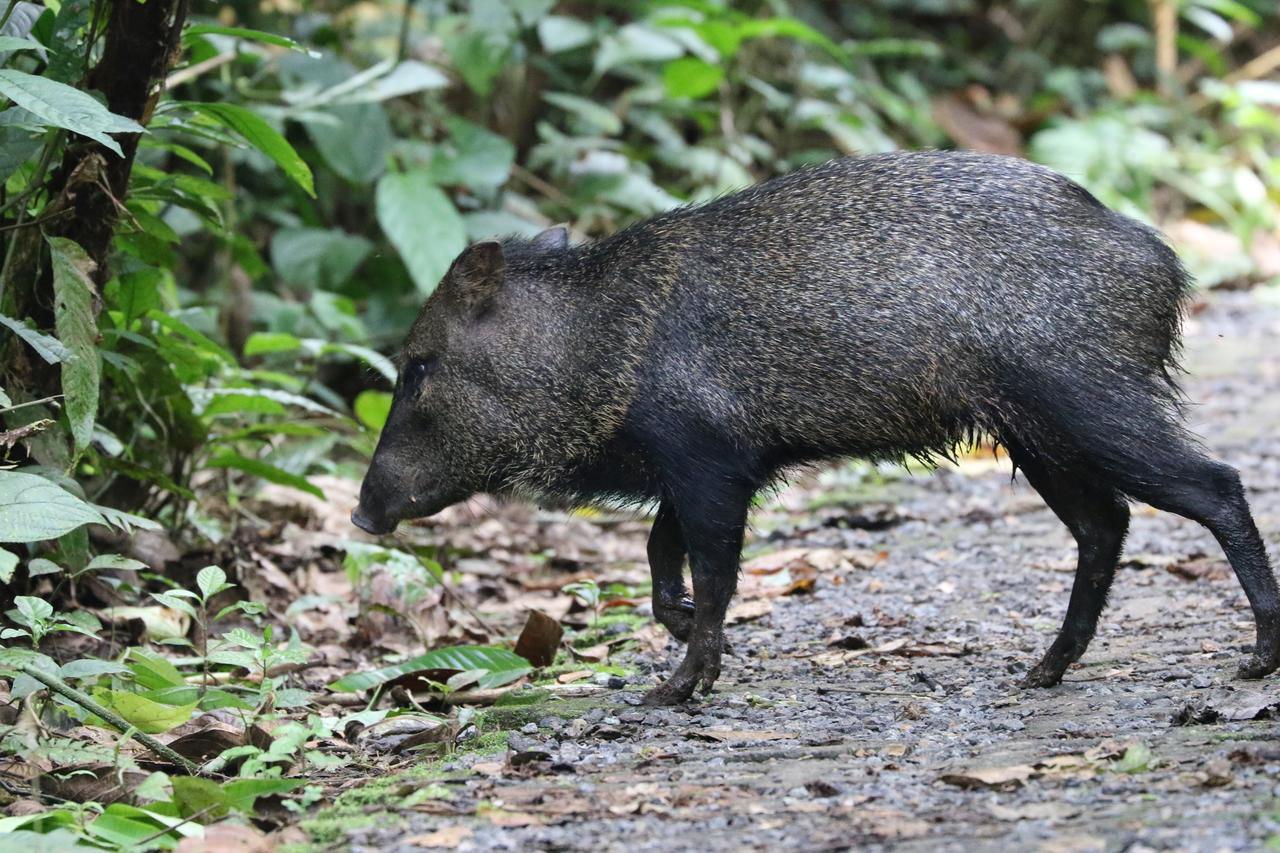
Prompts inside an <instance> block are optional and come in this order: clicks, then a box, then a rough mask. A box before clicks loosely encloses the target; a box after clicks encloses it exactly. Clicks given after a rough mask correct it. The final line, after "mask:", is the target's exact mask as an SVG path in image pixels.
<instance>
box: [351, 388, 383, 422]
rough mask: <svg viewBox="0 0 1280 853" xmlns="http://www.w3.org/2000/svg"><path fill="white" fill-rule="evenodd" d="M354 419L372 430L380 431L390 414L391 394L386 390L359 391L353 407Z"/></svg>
mask: <svg viewBox="0 0 1280 853" xmlns="http://www.w3.org/2000/svg"><path fill="white" fill-rule="evenodd" d="M352 408H354V409H355V413H356V419H357V420H359V421H360V423H362V424H364V425H365V426H367V427H368V428H369V429H371V430H373V431H374V432H380V431H381V430H382V427H383V426H385V425H386V423H387V415H389V414H391V395H390V394H388V393H387V392H386V391H361V392H360V394H359V395H358V396H357V397H356V401H355V404H354V405H353V407H352Z"/></svg>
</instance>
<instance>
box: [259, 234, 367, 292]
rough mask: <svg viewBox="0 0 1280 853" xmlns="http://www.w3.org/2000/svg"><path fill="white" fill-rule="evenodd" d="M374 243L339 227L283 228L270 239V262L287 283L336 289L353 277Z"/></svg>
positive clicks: (322, 288)
mask: <svg viewBox="0 0 1280 853" xmlns="http://www.w3.org/2000/svg"><path fill="white" fill-rule="evenodd" d="M372 251H373V244H372V243H370V242H369V241H368V240H366V239H365V238H364V237H361V236H359V235H356V234H348V233H347V232H345V231H341V230H338V229H323V228H282V229H280V230H279V231H277V232H276V233H275V235H274V236H273V237H272V238H271V264H272V266H274V267H275V270H276V272H277V273H278V274H279V275H280V277H281V278H282V279H284V280H285V282H286V283H288V284H292V285H297V286H300V287H304V288H306V289H308V290H310V289H313V288H316V289H319V290H334V289H336V288H338V287H341V286H342V285H343V284H345V283H346V281H347V280H348V279H349V278H351V275H352V273H354V272H355V271H356V268H357V267H359V266H360V264H362V263H363V262H364V259H365V258H367V257H368V256H369V253H370V252H372Z"/></svg>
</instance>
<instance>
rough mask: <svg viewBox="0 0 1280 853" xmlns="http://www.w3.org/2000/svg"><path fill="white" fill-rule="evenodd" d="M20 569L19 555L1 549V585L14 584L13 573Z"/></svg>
mask: <svg viewBox="0 0 1280 853" xmlns="http://www.w3.org/2000/svg"><path fill="white" fill-rule="evenodd" d="M17 568H18V555H17V554H15V553H13V552H12V551H7V550H5V549H4V548H0V583H12V582H13V573H14V571H15V570H16V569H17Z"/></svg>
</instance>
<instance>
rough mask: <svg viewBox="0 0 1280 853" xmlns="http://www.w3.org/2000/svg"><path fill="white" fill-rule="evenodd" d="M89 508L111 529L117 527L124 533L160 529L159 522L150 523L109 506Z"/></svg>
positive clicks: (146, 519) (147, 520) (94, 505)
mask: <svg viewBox="0 0 1280 853" xmlns="http://www.w3.org/2000/svg"><path fill="white" fill-rule="evenodd" d="M90 506H92V507H93V508H94V509H96V510H97V511H98V512H99V513H100V514H101V515H102V517H103V518H104V519H105V520H106V522H107V524H110V525H112V526H113V527H119V528H120V529H121V530H123V531H124V532H125V533H132V532H133V529H134V528H135V527H136V528H139V529H141V530H159V529H160V527H161V525H160V524H159V522H156V521H152V520H151V519H149V518H143V517H142V516H140V515H134V514H133V513H131V512H125V511H124V510H119V509H116V508H114V507H109V506H102V505H100V504H90Z"/></svg>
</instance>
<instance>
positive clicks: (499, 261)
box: [445, 240, 507, 311]
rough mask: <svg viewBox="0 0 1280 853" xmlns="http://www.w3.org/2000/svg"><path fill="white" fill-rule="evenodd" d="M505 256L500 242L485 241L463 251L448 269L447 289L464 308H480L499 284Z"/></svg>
mask: <svg viewBox="0 0 1280 853" xmlns="http://www.w3.org/2000/svg"><path fill="white" fill-rule="evenodd" d="M506 273H507V259H506V257H505V256H504V255H503V254H502V244H501V243H499V242H498V241H497V240H485V241H483V242H481V243H475V244H473V245H471V246H468V247H467V248H466V249H464V250H463V252H462V254H460V255H458V257H457V258H456V259H455V260H454V262H453V266H452V267H450V268H449V273H448V275H446V276H445V280H446V281H447V282H449V292H450V295H452V296H453V298H454V299H456V300H457V301H458V302H459V303H460V304H461V305H462V306H463V307H464V308H466V309H467V310H470V311H479V310H480V309H481V308H483V307H484V305H485V303H487V302H488V301H489V299H490V298H491V297H492V296H493V294H494V293H496V292H497V291H498V288H499V287H501V286H502V280H503V278H504V277H505V276H506Z"/></svg>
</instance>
